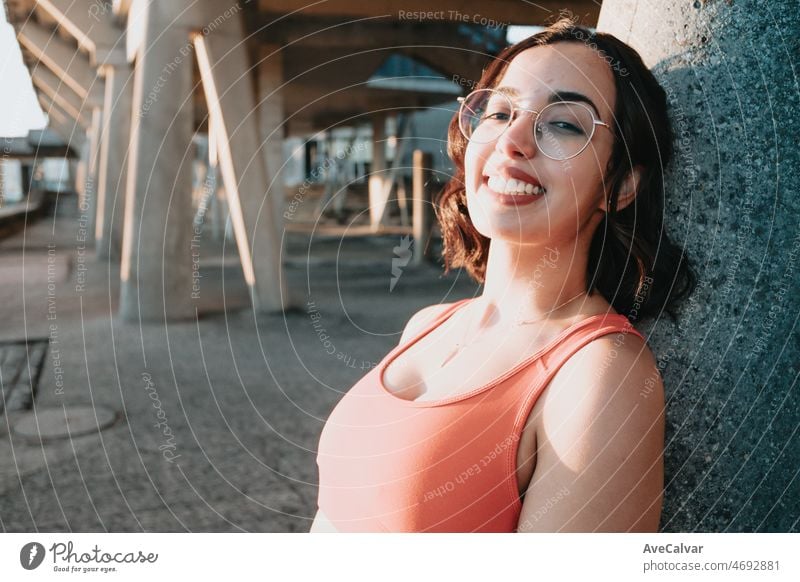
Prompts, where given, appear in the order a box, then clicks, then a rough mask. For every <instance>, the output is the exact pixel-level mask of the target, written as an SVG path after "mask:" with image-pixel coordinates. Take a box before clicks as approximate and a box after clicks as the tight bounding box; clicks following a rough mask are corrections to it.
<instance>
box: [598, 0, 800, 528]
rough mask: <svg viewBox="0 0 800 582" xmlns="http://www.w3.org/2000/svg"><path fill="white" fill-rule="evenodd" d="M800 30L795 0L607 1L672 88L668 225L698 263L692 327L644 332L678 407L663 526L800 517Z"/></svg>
mask: <svg viewBox="0 0 800 582" xmlns="http://www.w3.org/2000/svg"><path fill="white" fill-rule="evenodd" d="M799 28H800V26H798V21H797V6H796V2H790V1H788V0H777V1H775V2H769V3H764V2H757V1H755V0H741V1H737V2H735V3H732V2H700V1H698V2H651V1H645V0H604V1H603V4H602V9H601V12H600V20H599V23H598V30H601V31H603V32H609V33H611V34H614V35H615V36H617V37H619V38H620V39H622V40H623V41H625V42H627V43H628V44H630V45H631V46H633V47H634V48H635V49H636V50H637V51H639V52H640V54H641V55H642V58H643V60H644V62H645V63H646V64H647V65H648V66H650V67H651V68H652V69H653V71H654V73H655V74H656V77H657V78H658V80H659V81H660V83H661V84H662V86H663V87H664V88H665V90H666V93H667V99H668V101H669V105H670V114H671V118H672V124H673V129H674V132H675V136H676V141H675V161H674V164H672V167H671V169H670V170H669V172H668V174H667V176H666V209H665V211H666V220H665V222H666V225H667V227H668V230H669V232H670V234H671V235H672V236H673V238H674V239H675V240H677V242H679V243H681V244H682V245H684V246H685V247H686V249H687V252H688V254H689V256H690V258H691V259H692V261H693V262H694V264H695V265H696V266H697V270H698V279H699V281H698V289H697V291H696V292H695V294H694V296H693V297H692V298H691V299H690V301H688V302H686V303H685V304H684V306H683V307H682V308H681V310H680V311H679V320H678V322H679V325H678V326H673V325H672V324H671V323H669V322H668V321H667V320H666V319H665V318H660V319H659V320H658V321H655V322H651V323H649V324H647V327H649V328H650V329H643V331H645V332H646V335H648V334H649V335H648V338H649V340H648V341H649V343H650V345H651V347H652V348H653V351H654V353H655V355H656V357H657V359H658V363H659V367H660V368H663V372H662V376H663V378H664V384H665V387H666V396H667V399H668V400H667V448H666V451H665V455H666V471H665V486H666V491H665V505H664V514H663V519H662V529H663V530H665V531H712V532H713V531H731V532H740V531H748V532H749V531H773V532H789V531H798V527H799V524H800V479H798V473H797V468H798V467H800V431H798V430H797V427H798V426H800V409H798V405H797V402H798V398H797V387H798V378H799V375H800V369H799V368H798V362H800V333H799V332H798V325H797V318H798V313H800V294H798V293H797V289H798V288H800V222H798V218H797V217H798V216H800V197H798V196H797V193H798V192H800V150H798V148H797V119H798V118H800V109H798V100H797V79H796V73H795V70H794V68H793V66H794V65H793V62H796V52H795V53H792V52H791V51H792V48H794V49H796V47H797V42H796V40H795V39H796V38H797V36H798V32H800V30H798V29H799ZM782 39H792V40H790V41H789V40H786V41H785V42H784V41H783V40H782ZM643 129H646V128H643ZM667 283H668V282H664V283H662V284H667ZM642 327H646V326H645V325H643V326H642Z"/></svg>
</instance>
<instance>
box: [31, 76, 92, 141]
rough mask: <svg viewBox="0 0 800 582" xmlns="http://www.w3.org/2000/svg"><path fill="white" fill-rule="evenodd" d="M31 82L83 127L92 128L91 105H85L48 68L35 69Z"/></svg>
mask: <svg viewBox="0 0 800 582" xmlns="http://www.w3.org/2000/svg"><path fill="white" fill-rule="evenodd" d="M31 80H32V81H33V84H34V85H36V87H37V88H38V89H39V90H40V91H42V92H43V93H44V94H45V95H47V96H48V97H49V98H50V99H51V100H52V101H53V102H55V103H56V104H58V106H59V107H61V108H62V109H63V110H64V111H66V112H67V113H69V115H70V116H71V117H72V118H73V119H75V120H76V121H78V123H80V124H81V125H82V126H83V127H85V128H88V127H90V126H91V124H92V118H91V115H92V114H91V105H90V104H89V103H85V102H84V101H83V100H82V99H81V98H80V97H78V95H77V94H76V93H75V92H74V91H73V90H72V89H70V88H69V87H68V86H66V85H64V84H62V83H61V79H59V78H58V77H56V76H55V75H54V74H53V73H52V71H50V69H48V68H47V67H34V69H33V70H32V71H31Z"/></svg>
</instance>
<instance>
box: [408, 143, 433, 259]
mask: <svg viewBox="0 0 800 582" xmlns="http://www.w3.org/2000/svg"><path fill="white" fill-rule="evenodd" d="M432 166H433V156H431V154H430V153H428V152H423V151H422V150H414V173H413V197H414V206H413V227H412V229H413V233H414V260H413V262H414V264H415V265H419V264H420V263H422V260H423V259H429V258H430V257H431V249H430V239H431V231H432V227H433V217H434V212H433V199H432V196H431V193H432V191H433V189H432V188H431V181H432V172H431V167H432Z"/></svg>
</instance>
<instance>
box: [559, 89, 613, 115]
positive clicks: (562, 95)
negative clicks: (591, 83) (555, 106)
mask: <svg viewBox="0 0 800 582" xmlns="http://www.w3.org/2000/svg"><path fill="white" fill-rule="evenodd" d="M559 101H580V102H582V103H586V104H587V105H590V106H591V107H592V109H594V113H595V115H597V119H600V120H602V119H603V118H602V117H601V116H600V111H598V109H597V105H595V104H594V101H592V100H591V99H589V98H588V97H587V96H586V95H584V94H583V93H578V92H576V91H553V92H552V93H551V94H550V97H548V98H547V102H548V103H557V102H559Z"/></svg>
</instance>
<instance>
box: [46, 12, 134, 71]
mask: <svg viewBox="0 0 800 582" xmlns="http://www.w3.org/2000/svg"><path fill="white" fill-rule="evenodd" d="M103 6H104V5H103V4H102V3H100V2H97V1H96V0H95V1H90V0H36V8H37V10H43V11H44V12H46V13H47V14H48V15H49V16H50V17H51V18H53V19H54V20H55V21H56V22H58V24H59V26H60V27H62V28H63V29H64V30H66V31H67V32H68V33H69V34H70V35H71V36H72V37H73V38H75V40H77V41H78V44H79V45H80V46H81V47H82V48H83V49H84V50H86V51H88V52H89V54H90V55H91V57H92V65H94V66H99V65H101V64H118V65H121V64H124V63H126V62H127V56H126V54H125V35H124V31H122V30H121V29H119V28H117V27H116V26H115V25H114V23H113V21H112V18H113V14H112V13H111V10H106V9H104V8H103Z"/></svg>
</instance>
